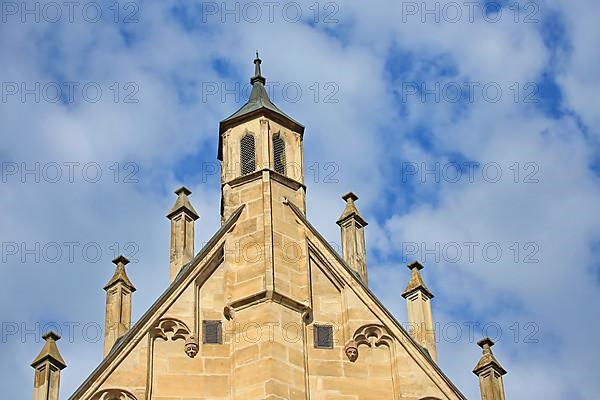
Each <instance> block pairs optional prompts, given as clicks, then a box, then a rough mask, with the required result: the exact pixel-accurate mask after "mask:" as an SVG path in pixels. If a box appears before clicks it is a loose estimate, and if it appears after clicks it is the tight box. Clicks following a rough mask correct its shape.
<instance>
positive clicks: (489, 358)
mask: <svg viewBox="0 0 600 400" xmlns="http://www.w3.org/2000/svg"><path fill="white" fill-rule="evenodd" d="M477 345H478V346H479V347H481V348H482V349H483V351H482V355H481V359H480V360H479V362H478V363H477V365H476V366H475V368H474V369H473V373H474V374H475V375H479V373H480V372H481V371H483V370H485V369H487V368H493V369H494V370H496V371H497V372H498V373H499V374H500V375H504V374H506V370H505V369H504V368H502V366H501V365H500V363H499V362H498V360H497V359H496V357H494V353H492V346H493V345H494V342H493V341H492V339H490V338H489V337H486V338H483V339H481V340H480V341H479V342H477Z"/></svg>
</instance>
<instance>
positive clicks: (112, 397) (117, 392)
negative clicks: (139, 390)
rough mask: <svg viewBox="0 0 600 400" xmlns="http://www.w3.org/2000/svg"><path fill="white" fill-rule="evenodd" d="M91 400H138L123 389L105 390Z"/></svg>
mask: <svg viewBox="0 0 600 400" xmlns="http://www.w3.org/2000/svg"><path fill="white" fill-rule="evenodd" d="M90 400H137V398H136V397H135V396H134V395H133V394H131V393H130V392H128V391H126V390H123V389H104V390H101V391H99V392H97V393H96V394H94V395H93V396H92V398H91V399H90Z"/></svg>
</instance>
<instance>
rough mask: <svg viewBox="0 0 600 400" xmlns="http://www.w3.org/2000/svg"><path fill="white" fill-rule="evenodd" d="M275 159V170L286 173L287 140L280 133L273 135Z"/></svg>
mask: <svg viewBox="0 0 600 400" xmlns="http://www.w3.org/2000/svg"><path fill="white" fill-rule="evenodd" d="M273 161H274V162H275V165H274V167H275V171H276V172H279V173H280V174H282V175H285V142H284V141H283V139H282V138H281V136H280V135H279V134H276V135H275V136H273Z"/></svg>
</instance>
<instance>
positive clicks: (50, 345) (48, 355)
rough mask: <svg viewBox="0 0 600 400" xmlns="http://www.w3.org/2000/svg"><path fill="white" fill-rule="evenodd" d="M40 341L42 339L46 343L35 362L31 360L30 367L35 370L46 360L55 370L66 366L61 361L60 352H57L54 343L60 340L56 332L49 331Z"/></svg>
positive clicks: (63, 361)
mask: <svg viewBox="0 0 600 400" xmlns="http://www.w3.org/2000/svg"><path fill="white" fill-rule="evenodd" d="M42 339H44V340H45V341H46V343H45V344H44V347H43V348H42V351H40V354H38V356H37V357H36V358H35V360H33V362H32V363H31V366H32V367H33V368H36V367H37V366H39V365H40V364H41V363H42V362H44V361H46V360H48V361H50V363H51V364H53V365H55V366H56V367H57V368H59V369H64V368H65V367H66V366H67V364H66V363H65V360H63V358H62V356H61V355H60V352H59V351H58V347H57V346H56V342H57V341H58V340H59V339H60V336H59V335H58V334H57V333H56V332H54V331H50V332H48V333H46V334H45V335H44V336H42Z"/></svg>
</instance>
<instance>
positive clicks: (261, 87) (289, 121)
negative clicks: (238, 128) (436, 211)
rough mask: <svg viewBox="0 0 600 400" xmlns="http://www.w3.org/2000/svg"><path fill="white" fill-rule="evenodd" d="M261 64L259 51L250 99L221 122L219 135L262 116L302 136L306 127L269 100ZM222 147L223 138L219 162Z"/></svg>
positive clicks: (220, 156) (220, 155) (221, 150)
mask: <svg viewBox="0 0 600 400" xmlns="http://www.w3.org/2000/svg"><path fill="white" fill-rule="evenodd" d="M261 63H262V60H261V59H260V58H259V57H258V51H257V52H256V58H255V59H254V76H253V77H252V78H250V84H251V85H252V91H251V92H250V98H249V99H248V101H247V102H246V104H244V105H243V106H242V107H241V108H240V109H239V110H237V111H236V112H234V113H233V114H231V115H230V116H229V117H227V118H225V119H224V120H223V121H221V123H220V125H219V134H221V133H223V132H225V131H226V130H227V129H229V128H230V127H232V126H234V125H236V124H238V123H241V122H244V121H246V120H248V119H252V118H256V117H258V116H260V115H267V116H269V117H271V118H273V119H274V120H276V121H277V122H280V123H282V124H283V125H287V126H290V127H291V128H292V129H294V130H295V131H296V132H299V133H300V134H301V135H302V134H303V133H304V126H303V125H302V124H300V123H299V122H297V121H295V120H294V119H293V118H292V117H290V116H289V115H287V114H286V113H284V112H283V111H281V110H280V109H279V108H278V107H277V106H276V105H275V104H273V102H272V101H271V99H269V94H268V93H267V89H266V88H265V84H266V82H267V80H266V79H265V77H264V76H262V72H261V68H260V65H261ZM221 145H222V142H221V138H220V137H219V154H218V158H219V160H222V159H223V157H222V156H223V153H222V152H223V149H222V146H221Z"/></svg>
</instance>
